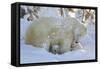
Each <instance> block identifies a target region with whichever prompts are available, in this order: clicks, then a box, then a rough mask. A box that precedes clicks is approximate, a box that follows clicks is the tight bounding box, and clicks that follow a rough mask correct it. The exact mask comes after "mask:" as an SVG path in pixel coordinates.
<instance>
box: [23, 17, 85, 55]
mask: <svg viewBox="0 0 100 69" xmlns="http://www.w3.org/2000/svg"><path fill="white" fill-rule="evenodd" d="M85 34H86V27H85V26H84V24H82V23H80V22H79V21H78V20H76V19H75V18H71V17H66V18H65V19H61V20H60V19H57V18H54V17H41V18H39V19H38V20H34V21H33V23H32V24H31V25H30V26H29V28H28V29H27V31H26V34H25V43H26V44H31V45H33V46H35V47H44V46H43V44H44V43H45V44H46V46H47V47H46V49H47V50H48V51H49V52H51V53H53V54H55V52H53V51H54V49H55V50H56V53H57V54H62V53H65V52H67V51H70V50H71V46H72V43H73V42H75V41H79V39H80V37H82V36H83V35H85ZM55 45H58V47H53V46H55Z"/></svg>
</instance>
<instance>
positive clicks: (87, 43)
mask: <svg viewBox="0 0 100 69" xmlns="http://www.w3.org/2000/svg"><path fill="white" fill-rule="evenodd" d="M20 24H21V27H20V28H21V32H20V33H21V34H20V35H21V44H20V63H21V64H24V63H40V62H60V61H73V60H89V59H95V25H93V23H90V24H89V25H88V33H87V35H86V36H85V37H84V38H82V39H81V40H80V42H81V44H82V46H83V49H81V50H76V51H71V52H67V53H65V54H62V55H54V54H51V53H49V52H47V51H46V50H45V49H43V48H35V47H32V46H31V45H26V44H24V40H23V38H22V36H23V34H24V33H25V30H26V29H27V27H28V25H29V24H30V22H28V21H27V20H26V18H24V19H21V21H20Z"/></svg>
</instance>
